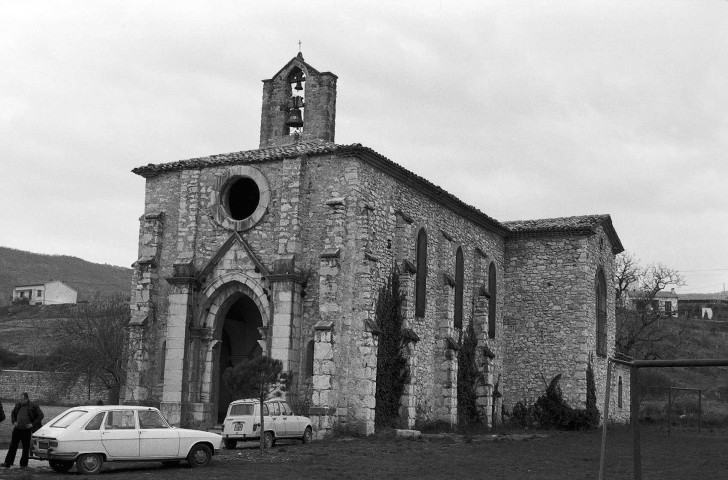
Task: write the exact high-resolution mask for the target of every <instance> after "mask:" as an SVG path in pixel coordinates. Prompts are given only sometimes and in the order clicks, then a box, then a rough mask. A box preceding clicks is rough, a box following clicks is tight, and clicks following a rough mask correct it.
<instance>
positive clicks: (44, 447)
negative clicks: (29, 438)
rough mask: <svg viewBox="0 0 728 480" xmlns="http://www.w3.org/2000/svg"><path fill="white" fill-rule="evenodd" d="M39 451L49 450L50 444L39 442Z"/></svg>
mask: <svg viewBox="0 0 728 480" xmlns="http://www.w3.org/2000/svg"><path fill="white" fill-rule="evenodd" d="M38 450H48V442H38Z"/></svg>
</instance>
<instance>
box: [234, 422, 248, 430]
mask: <svg viewBox="0 0 728 480" xmlns="http://www.w3.org/2000/svg"><path fill="white" fill-rule="evenodd" d="M244 426H245V423H236V424H235V425H234V426H233V430H235V431H236V432H239V431H240V430H242V429H243V427H244Z"/></svg>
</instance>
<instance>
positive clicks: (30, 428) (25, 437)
mask: <svg viewBox="0 0 728 480" xmlns="http://www.w3.org/2000/svg"><path fill="white" fill-rule="evenodd" d="M10 418H11V420H12V422H13V427H14V428H13V435H12V437H11V438H10V448H9V449H8V454H7V456H6V457H5V463H0V467H5V468H10V466H11V465H12V464H13V462H14V461H15V454H16V453H17V450H18V444H19V443H22V445H23V453H22V455H21V456H20V468H26V467H27V466H28V457H29V456H30V438H31V436H32V435H33V432H34V431H36V430H38V429H39V428H40V426H41V423H40V422H41V420H43V411H42V410H41V409H40V407H39V406H38V405H36V404H35V403H33V402H31V401H30V399H29V398H28V394H27V393H26V392H23V393H22V395H21V396H20V401H19V402H18V403H16V404H15V408H13V413H12V414H11V415H10Z"/></svg>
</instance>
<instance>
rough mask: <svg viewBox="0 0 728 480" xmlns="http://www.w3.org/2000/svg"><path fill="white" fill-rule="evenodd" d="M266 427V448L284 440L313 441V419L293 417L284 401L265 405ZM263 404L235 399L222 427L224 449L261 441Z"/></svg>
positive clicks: (265, 403) (248, 399)
mask: <svg viewBox="0 0 728 480" xmlns="http://www.w3.org/2000/svg"><path fill="white" fill-rule="evenodd" d="M263 417H264V418H263V424H264V428H265V434H264V438H265V446H266V448H269V447H272V446H274V445H275V443H276V440H278V439H281V438H293V439H299V440H301V441H303V443H308V442H310V441H311V439H312V438H313V428H312V427H311V419H310V418H308V417H303V416H300V415H294V414H293V410H291V407H289V406H288V404H287V403H286V402H284V401H283V400H267V401H266V402H264V403H263ZM260 431H261V428H260V402H259V401H258V400H256V399H254V398H247V399H244V400H235V401H233V402H232V403H230V406H229V407H228V411H227V415H226V416H225V421H224V422H223V424H222V438H223V442H224V443H225V448H227V449H230V450H232V449H233V448H235V446H236V445H237V443H238V441H239V440H260Z"/></svg>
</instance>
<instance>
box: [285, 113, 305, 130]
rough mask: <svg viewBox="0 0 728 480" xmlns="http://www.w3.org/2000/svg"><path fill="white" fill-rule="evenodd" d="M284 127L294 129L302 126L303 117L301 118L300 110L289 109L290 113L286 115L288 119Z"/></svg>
mask: <svg viewBox="0 0 728 480" xmlns="http://www.w3.org/2000/svg"><path fill="white" fill-rule="evenodd" d="M286 126H288V127H294V128H298V127H302V126H303V117H302V116H301V109H300V108H292V109H291V112H290V113H289V114H288V119H287V120H286Z"/></svg>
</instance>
